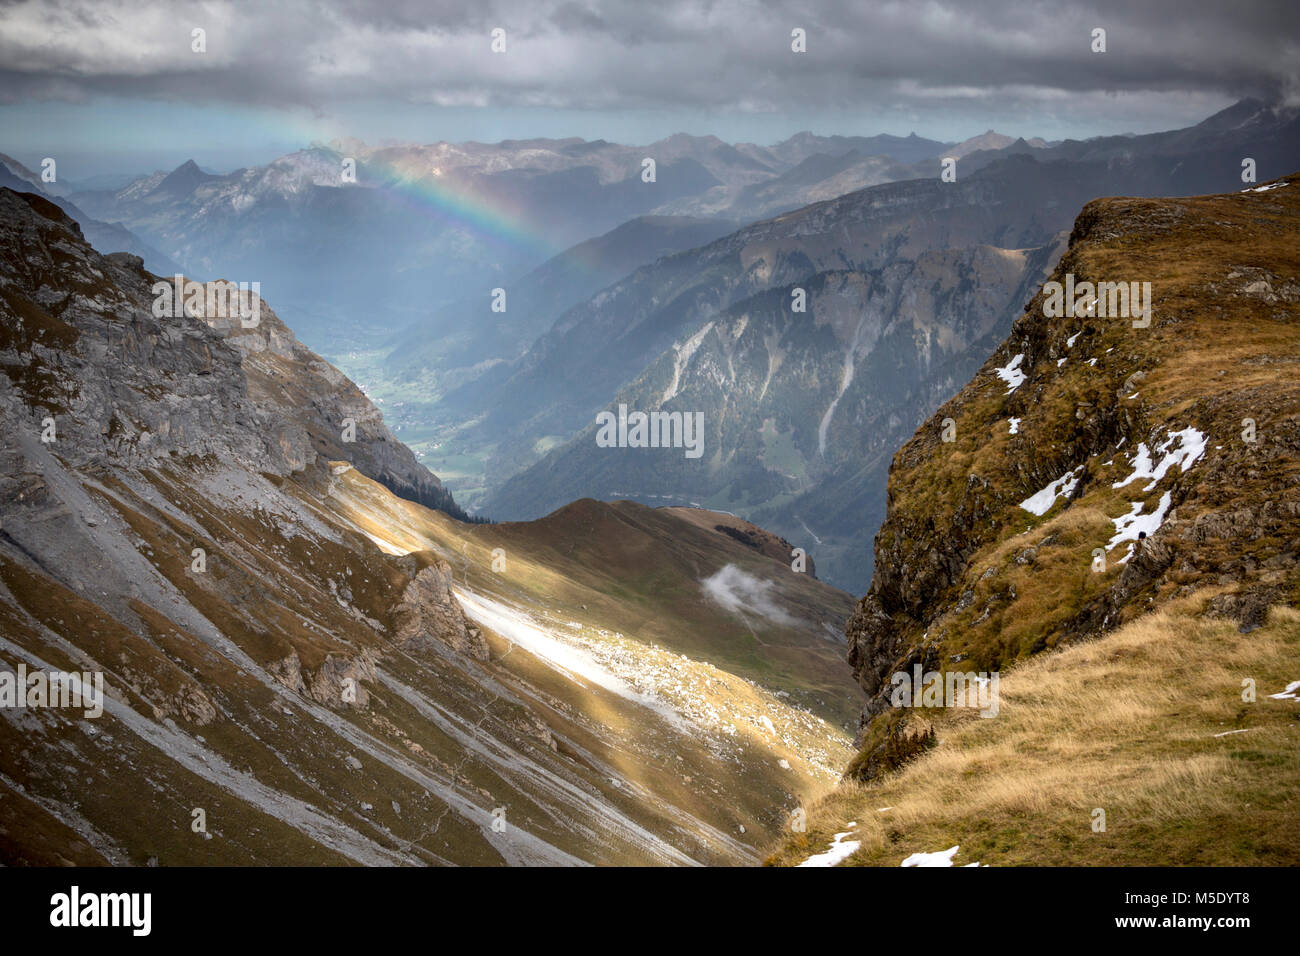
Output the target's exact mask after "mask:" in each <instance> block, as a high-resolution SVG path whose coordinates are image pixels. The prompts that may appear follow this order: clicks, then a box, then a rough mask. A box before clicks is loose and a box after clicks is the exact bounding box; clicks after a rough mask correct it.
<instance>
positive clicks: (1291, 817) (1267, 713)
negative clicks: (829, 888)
mask: <svg viewBox="0 0 1300 956" xmlns="http://www.w3.org/2000/svg"><path fill="white" fill-rule="evenodd" d="M1207 597H1208V596H1199V597H1198V598H1196V599H1187V600H1185V601H1181V602H1175V603H1171V604H1170V605H1168V606H1166V607H1165V608H1164V609H1162V610H1160V611H1158V612H1155V613H1152V614H1149V615H1146V616H1144V617H1142V618H1140V619H1138V620H1136V621H1134V622H1133V623H1131V624H1129V625H1127V626H1126V627H1124V628H1122V629H1121V630H1119V631H1117V632H1115V633H1114V634H1112V635H1110V636H1108V637H1106V638H1104V639H1102V640H1099V641H1096V642H1093V643H1088V644H1081V645H1075V646H1072V647H1070V648H1067V649H1065V650H1062V651H1058V652H1053V653H1049V654H1045V655H1041V656H1039V657H1036V658H1033V659H1031V660H1029V661H1026V662H1025V663H1023V664H1020V665H1019V666H1017V667H1016V668H1015V669H1014V670H1013V671H1010V672H1006V673H1004V674H1003V675H1002V679H1001V694H1000V710H999V713H998V715H997V716H996V717H993V718H989V719H984V718H980V717H979V716H978V714H977V712H975V711H946V712H943V714H942V716H940V718H939V719H938V721H937V727H938V744H937V745H936V746H935V747H934V749H933V750H931V751H929V752H928V753H926V754H925V755H924V756H922V757H920V758H919V759H917V760H916V761H914V762H913V763H911V764H909V765H907V766H906V767H905V768H903V769H902V770H901V771H899V772H898V773H896V774H893V775H890V776H888V777H885V778H883V779H881V780H879V781H877V782H875V783H873V784H869V785H861V784H853V783H845V784H842V785H841V786H840V788H839V789H838V790H837V791H836V792H835V793H834V794H832V795H831V796H829V797H827V798H826V799H824V800H823V801H821V802H820V803H819V804H817V805H816V806H815V807H813V808H812V811H811V813H810V815H809V826H808V832H807V833H806V834H793V835H791V836H789V837H787V838H786V840H785V842H784V843H783V845H782V846H781V847H780V848H779V849H778V850H777V851H776V852H775V853H774V854H773V855H772V857H771V858H770V860H769V862H771V863H773V864H778V865H789V864H794V863H798V862H800V861H801V860H802V859H805V858H806V857H807V856H809V855H810V854H811V853H814V852H820V851H821V850H823V849H825V847H826V846H827V845H828V844H829V843H830V840H831V838H832V837H833V835H834V834H835V833H837V832H843V831H844V830H845V829H846V827H847V824H848V823H849V822H856V823H857V826H856V827H855V828H854V832H855V833H856V836H855V837H854V838H853V839H857V840H860V841H861V847H860V849H859V850H858V851H857V853H856V854H855V855H854V856H853V857H852V858H851V859H850V862H851V863H853V864H860V865H884V866H897V865H898V864H899V863H900V862H901V861H902V859H903V858H905V857H906V856H908V855H909V854H911V853H914V852H918V851H927V852H928V851H934V850H942V849H946V848H947V847H950V846H952V845H954V844H960V845H961V848H962V849H961V852H960V853H959V854H958V856H957V859H956V862H957V864H958V865H961V864H964V863H969V862H976V861H978V862H982V863H985V864H993V865H1015V864H1038V865H1098V864H1113V865H1139V864H1151V865H1160V864H1173V865H1188V864H1203V865H1227V864H1247V865H1249V864H1292V865H1293V864H1295V863H1297V862H1300V795H1298V794H1297V793H1296V783H1297V782H1298V781H1300V702H1297V701H1294V700H1273V699H1270V697H1269V695H1270V694H1275V693H1278V692H1280V691H1281V690H1282V689H1283V688H1284V687H1285V686H1286V685H1287V684H1288V683H1290V682H1291V681H1294V680H1300V612H1298V611H1296V610H1294V609H1292V608H1287V607H1276V608H1274V609H1273V610H1272V612H1271V615H1270V617H1269V620H1268V622H1267V624H1266V625H1265V626H1264V627H1262V628H1260V629H1259V630H1256V631H1254V632H1252V633H1250V634H1247V635H1243V634H1240V633H1239V632H1238V630H1237V627H1236V625H1235V624H1234V623H1232V622H1228V621H1223V620H1219V619H1215V618H1208V617H1204V616H1200V615H1199V612H1200V610H1201V609H1202V608H1203V606H1204V602H1205V600H1206V598H1207ZM1247 678H1250V679H1253V680H1254V681H1255V683H1256V700H1255V702H1253V703H1249V702H1246V701H1244V700H1243V697H1242V694H1243V689H1242V681H1243V680H1244V679H1247ZM927 716H928V715H927ZM1232 731H1244V732H1242V733H1231V732H1232ZM1216 734H1224V736H1215V735H1216ZM883 807H890V808H892V809H890V810H888V811H886V812H880V808H883ZM1098 808H1099V809H1101V810H1104V811H1105V814H1106V829H1105V832H1094V830H1093V814H1094V811H1095V810H1096V809H1098Z"/></svg>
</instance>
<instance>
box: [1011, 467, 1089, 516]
mask: <svg viewBox="0 0 1300 956" xmlns="http://www.w3.org/2000/svg"><path fill="white" fill-rule="evenodd" d="M1082 471H1083V465H1080V466H1079V467H1078V468H1072V469H1070V470H1069V471H1067V472H1066V473H1065V474H1063V475H1062V476H1061V477H1060V478H1057V479H1056V480H1055V481H1053V482H1052V483H1051V484H1049V485H1048V486H1047V487H1046V488H1042V489H1040V490H1038V491H1035V492H1034V493H1033V494H1032V495H1030V496H1029V497H1028V498H1026V499H1025V500H1024V501H1022V502H1020V507H1022V508H1024V509H1025V510H1026V511H1028V512H1029V513H1030V514H1032V515H1037V516H1038V517H1040V518H1041V517H1042V516H1043V515H1045V514H1047V511H1048V509H1049V508H1051V507H1052V505H1053V504H1054V503H1055V502H1056V499H1057V498H1060V497H1066V498H1068V497H1069V496H1070V495H1071V494H1072V493H1073V492H1074V488H1075V486H1076V485H1078V483H1079V473H1080V472H1082Z"/></svg>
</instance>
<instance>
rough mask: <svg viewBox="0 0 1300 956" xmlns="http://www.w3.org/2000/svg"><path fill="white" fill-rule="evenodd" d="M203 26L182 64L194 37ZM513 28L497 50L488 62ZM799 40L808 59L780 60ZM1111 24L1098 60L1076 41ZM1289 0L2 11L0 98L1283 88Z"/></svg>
mask: <svg viewBox="0 0 1300 956" xmlns="http://www.w3.org/2000/svg"><path fill="white" fill-rule="evenodd" d="M194 27H202V28H204V29H205V30H206V31H207V46H208V49H207V52H206V53H202V54H196V53H193V52H192V51H191V49H190V31H191V30H192V29H193V28H194ZM494 27H501V28H503V29H505V30H506V31H507V44H508V49H507V52H506V53H505V54H504V55H496V54H493V53H492V52H490V50H489V42H490V39H489V33H490V31H491V30H492V29H493V28H494ZM795 27H800V28H802V29H804V30H806V31H807V45H808V52H807V53H805V54H794V53H792V52H791V50H790V31H791V30H792V29H793V28H795ZM1094 27H1102V28H1104V29H1105V30H1106V31H1107V52H1106V53H1104V54H1096V53H1093V52H1092V51H1091V49H1090V43H1091V31H1092V30H1093V28H1094ZM1297 37H1300V5H1297V4H1295V3H1293V2H1289V0H1287V2H1258V0H1257V2H1235V3H1224V2H1206V0H1200V2H1195V0H1191V2H1189V0H1153V2H1143V3H1135V2H1133V0H1119V2H1091V3H1027V2H1010V0H986V2H975V3H972V2H960V3H958V2H938V0H935V2H897V3H872V2H862V0H845V2H837V3H820V4H806V3H798V2H791V3H785V2H761V0H694V2H689V0H640V2H629V0H621V2H605V3H595V2H585V0H564V2H545V0H542V2H537V0H531V2H529V0H522V2H505V0H494V2H486V3H465V2H415V0H374V2H363V0H325V2H320V0H313V2H296V0H286V2H279V3H270V4H267V3H247V4H245V3H232V2H225V3H223V2H219V0H217V2H205V3H199V4H185V3H180V4H174V3H166V4H155V3H150V2H142V0H96V2H93V3H89V2H72V0H64V2H52V3H35V2H5V3H0V90H3V93H0V97H3V98H4V99H5V100H7V101H8V102H15V101H24V100H31V99H39V98H64V99H75V98H78V97H84V96H88V95H91V94H105V93H106V94H118V95H124V96H132V97H157V98H172V99H178V100H181V101H193V102H204V103H214V102H215V103H234V104H243V103H252V104H260V105H284V106H308V107H313V108H317V109H329V108H330V107H331V106H332V105H335V106H336V105H338V104H339V103H341V102H343V101H348V100H358V99H366V98H373V97H385V98H394V99H398V100H406V101H409V102H412V103H435V104H441V105H466V106H479V105H483V106H487V105H490V106H549V107H555V108H598V109H623V108H658V109H673V108H691V109H726V110H732V111H749V112H755V113H763V112H788V111H792V110H798V109H800V108H803V107H806V106H808V105H809V104H815V105H816V106H817V107H818V108H821V109H826V108H846V109H852V108H854V107H855V106H860V105H862V104H863V103H867V102H870V103H872V104H876V105H882V104H887V105H889V106H892V107H893V108H899V109H924V108H926V107H927V106H935V105H943V104H946V105H947V106H948V107H951V106H952V105H953V104H961V103H970V104H971V105H972V107H974V106H977V105H980V104H982V103H988V102H997V103H998V104H999V106H1001V107H1002V108H1006V107H1007V106H1008V104H1011V105H1012V106H1014V105H1015V104H1023V105H1024V106H1025V107H1026V108H1030V109H1036V110H1042V109H1049V110H1050V109H1052V108H1053V104H1057V103H1059V102H1060V101H1061V99H1062V98H1063V97H1067V96H1068V98H1069V101H1070V103H1071V104H1072V108H1084V109H1086V108H1089V107H1090V106H1091V108H1095V109H1104V108H1105V103H1106V99H1107V98H1108V97H1112V96H1115V95H1124V96H1128V97H1133V96H1135V95H1137V96H1141V95H1149V96H1152V97H1158V96H1160V95H1167V94H1174V93H1179V94H1190V95H1202V94H1203V95H1210V94H1213V95H1216V96H1219V97H1224V96H1230V97H1236V96H1242V95H1265V96H1286V97H1289V98H1292V99H1294V98H1296V96H1297V93H1298V92H1300V87H1298V86H1297V82H1296V79H1297V71H1298V69H1300V67H1298V64H1300V41H1298V40H1297Z"/></svg>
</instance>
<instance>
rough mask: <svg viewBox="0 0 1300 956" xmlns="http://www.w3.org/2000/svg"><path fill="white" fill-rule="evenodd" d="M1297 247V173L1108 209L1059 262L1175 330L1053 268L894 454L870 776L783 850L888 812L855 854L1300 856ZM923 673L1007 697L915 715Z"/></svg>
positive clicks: (866, 745) (1112, 203)
mask: <svg viewBox="0 0 1300 956" xmlns="http://www.w3.org/2000/svg"><path fill="white" fill-rule="evenodd" d="M1297 239H1300V176H1290V177H1287V178H1285V179H1282V180H1277V181H1275V182H1272V183H1267V184H1264V185H1261V186H1257V187H1251V188H1249V189H1246V190H1243V191H1241V192H1236V193H1231V194H1227V195H1214V196H1201V197H1194V198H1187V199H1171V200H1148V199H1105V200H1097V201H1095V202H1092V203H1089V204H1088V205H1087V206H1085V207H1084V208H1083V210H1082V212H1081V213H1080V215H1079V217H1078V219H1077V221H1076V223H1075V227H1074V230H1073V233H1072V234H1071V237H1070V246H1069V250H1068V252H1067V253H1066V254H1065V255H1064V256H1063V257H1062V259H1061V261H1060V263H1059V264H1058V266H1057V267H1056V269H1055V271H1054V272H1053V275H1052V281H1054V282H1059V283H1062V284H1064V283H1066V282H1067V281H1068V277H1069V276H1073V281H1074V282H1076V283H1083V282H1094V283H1095V282H1138V283H1150V290H1151V300H1150V301H1151V312H1150V321H1149V323H1147V322H1146V320H1145V319H1144V318H1141V317H1139V318H1134V317H1132V316H1117V315H1115V314H1114V311H1113V310H1112V309H1111V304H1110V302H1109V295H1107V296H1106V301H1105V302H1104V303H1102V302H1094V303H1093V304H1092V305H1091V308H1089V306H1088V303H1089V301H1090V299H1089V291H1088V290H1081V291H1080V293H1079V301H1080V305H1081V311H1080V312H1079V313H1078V314H1075V315H1067V316H1061V317H1057V316H1056V314H1055V313H1056V310H1055V308H1054V305H1053V303H1052V296H1053V293H1054V292H1055V290H1054V289H1053V288H1051V287H1050V286H1045V287H1044V289H1043V290H1041V291H1040V292H1039V294H1038V295H1036V296H1035V297H1034V299H1033V301H1032V302H1030V304H1029V306H1028V308H1027V310H1026V311H1025V313H1024V315H1023V316H1022V317H1021V318H1020V319H1018V320H1017V321H1016V323H1015V325H1014V326H1013V327H1012V329H1011V333H1010V335H1009V336H1008V338H1007V340H1006V341H1005V342H1004V343H1003V344H1002V345H1001V346H1000V347H999V348H998V349H997V351H996V352H995V353H994V355H993V357H992V358H990V359H989V361H988V362H987V364H986V365H985V366H984V368H983V369H981V370H980V372H979V374H978V375H976V376H975V378H974V379H973V380H972V381H971V382H970V383H969V384H968V385H967V386H966V387H965V388H964V389H962V390H961V392H960V393H959V394H958V395H957V396H956V397H955V398H953V399H952V400H951V401H949V402H947V403H946V404H944V405H943V406H942V407H940V408H939V410H938V411H937V412H936V413H935V414H934V415H933V416H932V417H931V418H930V419H929V420H928V421H927V422H926V423H925V424H923V425H922V426H921V428H920V429H918V431H917V433H916V435H915V437H913V438H912V440H911V441H909V442H908V443H907V444H906V445H904V446H903V448H902V449H901V450H900V451H899V452H898V454H897V455H896V456H895V459H894V464H893V468H892V470H891V473H890V481H889V510H888V514H887V517H886V520H885V523H884V525H883V527H882V528H881V531H880V534H879V535H878V536H877V539H876V573H875V578H874V580H873V582H872V586H871V589H870V591H869V592H868V594H867V595H866V596H865V597H864V598H863V599H862V601H861V602H860V603H859V605H858V608H857V610H856V612H855V613H854V615H853V617H852V619H851V620H850V623H849V628H848V637H849V644H850V647H849V659H850V662H851V663H852V665H853V667H854V670H855V673H856V675H857V677H858V681H859V683H860V684H861V685H862V687H863V689H864V690H865V692H866V693H867V695H868V698H869V702H868V704H867V707H866V709H865V711H864V715H863V721H864V723H863V733H862V749H861V752H860V753H859V756H858V758H857V759H856V760H855V762H854V763H853V764H852V765H851V768H850V774H851V775H852V776H854V777H856V778H857V779H859V780H862V781H867V782H868V783H869V785H868V786H867V787H865V788H859V787H857V786H855V785H853V784H849V785H846V787H845V788H844V789H842V791H841V792H840V793H839V794H838V795H837V796H836V797H835V798H833V799H832V800H830V801H828V802H827V803H826V804H824V805H823V806H822V807H821V809H820V810H819V811H818V814H816V815H815V816H818V817H819V830H818V833H817V839H813V840H811V842H809V841H808V840H805V839H803V838H800V837H792V838H791V839H790V840H788V841H787V843H786V846H785V847H784V848H783V849H782V850H781V851H780V853H779V855H778V859H779V860H782V861H794V860H795V858H796V857H798V856H800V855H801V854H802V855H806V853H804V847H805V845H807V846H812V847H816V846H817V841H818V840H819V839H820V838H821V837H823V836H825V837H826V838H827V839H829V838H830V837H829V834H830V833H831V832H832V831H833V830H834V829H836V828H838V829H843V823H844V820H845V819H850V820H851V819H854V818H856V819H858V820H862V819H863V817H864V816H866V817H867V822H866V824H865V827H864V831H863V836H862V838H861V839H860V840H859V841H857V842H859V843H861V844H862V847H861V853H860V854H859V856H858V857H857V858H856V859H857V862H885V861H888V860H890V859H892V858H895V857H899V856H900V853H899V851H900V850H902V849H903V848H904V847H910V848H912V849H917V850H926V851H933V850H936V849H940V848H941V847H942V846H948V845H949V844H950V843H954V844H955V843H959V842H960V843H965V842H966V841H965V840H963V839H961V835H962V831H963V830H964V831H966V832H967V835H968V836H969V835H972V834H974V835H976V836H977V839H976V842H975V843H974V844H973V845H974V847H975V852H974V853H972V856H970V857H966V856H963V857H962V862H965V860H967V859H972V858H973V859H975V860H980V859H982V858H985V857H986V856H988V855H991V856H992V857H993V859H995V860H997V861H1000V862H1083V861H1085V860H1089V859H1091V860H1111V861H1116V862H1128V863H1133V862H1146V863H1154V862H1170V861H1176V862H1219V863H1222V862H1238V863H1242V862H1253V861H1266V862H1288V861H1289V862H1294V860H1295V852H1296V851H1295V847H1296V841H1295V839H1294V837H1295V835H1296V826H1295V823H1296V820H1297V819H1300V816H1298V815H1297V813H1296V808H1295V805H1294V794H1293V787H1292V783H1293V782H1294V779H1295V777H1294V774H1295V773H1296V772H1297V771H1298V770H1300V768H1298V767H1297V762H1296V753H1297V748H1296V736H1295V728H1296V722H1295V693H1294V692H1295V688H1296V686H1297V685H1296V683H1295V682H1296V681H1297V678H1300V672H1297V665H1296V656H1295V651H1296V647H1297V642H1300V627H1298V626H1297V622H1298V621H1300V617H1298V616H1297V613H1296V610H1295V609H1296V607H1297V606H1298V605H1300V377H1297V375H1296V371H1297V369H1298V368H1300V251H1298V250H1300V242H1297ZM945 437H947V438H950V439H951V440H948V441H946V440H945ZM1031 659H1032V660H1031ZM917 666H919V667H920V668H921V669H922V670H923V671H937V672H945V673H956V672H961V673H966V672H976V673H985V674H991V673H997V672H1002V686H1003V691H1002V693H1001V695H1000V697H1001V704H1002V706H1001V707H1000V708H999V709H998V710H997V713H996V715H995V716H994V719H988V720H982V719H979V718H978V717H976V715H975V713H974V711H973V710H972V709H971V708H961V707H956V708H954V707H951V706H950V707H948V708H947V709H944V708H943V706H942V705H940V706H937V707H933V708H931V707H915V706H898V702H896V701H894V700H891V695H892V693H893V692H894V690H895V688H896V686H897V685H896V681H895V680H894V675H896V674H899V673H911V672H912V671H913V668H914V667H917ZM1256 688H1257V690H1256ZM907 703H911V704H915V703H916V701H915V700H909V701H906V702H904V704H907ZM950 703H951V702H950ZM1238 735H1249V736H1238ZM909 760H911V761H913V762H911V763H909ZM900 767H903V769H902V771H901V772H900V773H899V774H897V775H892V774H891V771H897V770H899V768H900ZM945 780H947V781H951V786H948V785H946V784H945V783H944V782H943V781H945ZM879 807H890V808H891V812H893V813H896V814H897V815H896V816H890V817H887V818H885V817H881V816H880V814H881V813H883V812H884V811H880V810H878V808H879ZM895 808H896V809H895ZM1094 808H1102V809H1104V810H1106V809H1107V808H1109V809H1108V812H1109V813H1111V814H1114V815H1115V816H1116V817H1118V819H1112V826H1111V830H1110V831H1107V830H1105V829H1103V830H1100V831H1098V830H1096V828H1092V830H1091V831H1090V829H1089V823H1090V816H1092V817H1095V814H1094V813H1093V809H1094ZM1121 811H1122V814H1123V815H1122V816H1120V813H1121ZM1118 822H1122V823H1123V824H1124V827H1125V828H1124V829H1123V830H1122V832H1120V833H1119V834H1118V835H1117V836H1106V835H1105V834H1106V833H1107V832H1112V831H1115V830H1117V829H1118V828H1117V827H1116V826H1115V824H1116V823H1118ZM945 825H946V826H947V827H948V830H947V832H946V833H945V831H944V827H945ZM1212 831H1218V832H1219V833H1229V834H1231V837H1230V838H1228V839H1222V838H1216V839H1215V840H1199V839H1198V835H1199V836H1202V837H1203V836H1205V835H1206V834H1208V833H1210V832H1212ZM1090 832H1095V833H1098V834H1100V835H1099V836H1098V837H1097V838H1096V839H1094V840H1092V841H1091V842H1089V840H1088V834H1089V833H1090ZM1288 834H1289V836H1288ZM950 836H951V839H949V837H950ZM918 840H925V841H930V845H915V843H914V841H918ZM936 841H938V842H940V843H941V846H935V845H934V842H936ZM942 841H947V842H942ZM1053 841H1057V842H1056V843H1055V846H1056V848H1057V851H1058V852H1059V853H1062V854H1063V855H1064V858H1063V859H1058V860H1052V859H1050V856H1045V854H1050V852H1051V850H1050V849H1049V848H1050V847H1051V846H1052V845H1053ZM1162 854H1165V855H1163V856H1162ZM896 862H897V860H896V859H895V863H896ZM985 862H988V860H987V859H985Z"/></svg>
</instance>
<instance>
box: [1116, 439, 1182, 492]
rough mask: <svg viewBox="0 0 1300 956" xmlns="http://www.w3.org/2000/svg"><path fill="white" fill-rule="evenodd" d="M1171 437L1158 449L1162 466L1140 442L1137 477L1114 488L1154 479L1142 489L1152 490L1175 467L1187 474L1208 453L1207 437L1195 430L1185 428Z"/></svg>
mask: <svg viewBox="0 0 1300 956" xmlns="http://www.w3.org/2000/svg"><path fill="white" fill-rule="evenodd" d="M1168 434H1169V437H1168V438H1166V439H1165V440H1164V441H1163V442H1161V443H1160V444H1159V445H1157V446H1156V452H1157V454H1159V455H1161V458H1160V461H1159V463H1158V464H1156V463H1153V461H1152V458H1151V453H1150V452H1149V451H1148V450H1147V446H1146V443H1145V442H1143V443H1140V444H1139V445H1138V448H1137V454H1136V455H1135V456H1134V459H1133V474H1131V475H1129V476H1128V477H1127V478H1125V479H1124V480H1123V481H1119V482H1116V483H1115V484H1114V485H1112V486H1111V487H1113V488H1123V487H1124V486H1125V485H1127V484H1129V483H1131V482H1134V481H1137V480H1138V479H1139V478H1150V479H1151V481H1150V483H1149V484H1148V485H1147V486H1146V487H1145V488H1143V489H1142V490H1143V491H1150V490H1151V489H1152V488H1154V487H1155V486H1156V485H1157V484H1158V483H1159V481H1160V479H1161V478H1163V477H1164V476H1165V474H1166V473H1167V472H1168V471H1169V469H1171V468H1173V467H1174V465H1179V466H1180V467H1181V468H1182V470H1183V471H1187V469H1189V468H1191V467H1192V465H1194V464H1195V463H1196V462H1197V461H1198V460H1199V459H1200V458H1201V456H1202V455H1204V454H1205V435H1204V434H1202V433H1201V432H1199V431H1197V430H1196V429H1195V428H1184V429H1183V430H1182V431H1178V432H1169V433H1168Z"/></svg>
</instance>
